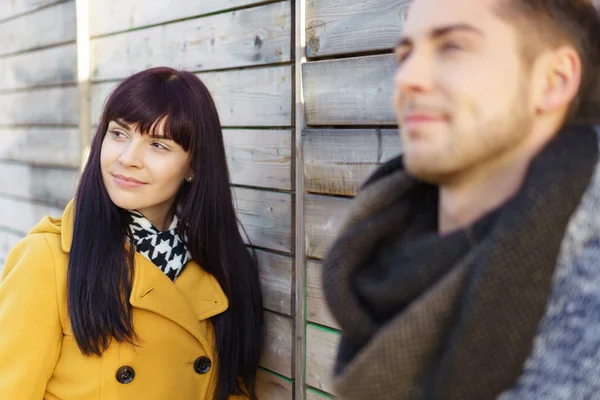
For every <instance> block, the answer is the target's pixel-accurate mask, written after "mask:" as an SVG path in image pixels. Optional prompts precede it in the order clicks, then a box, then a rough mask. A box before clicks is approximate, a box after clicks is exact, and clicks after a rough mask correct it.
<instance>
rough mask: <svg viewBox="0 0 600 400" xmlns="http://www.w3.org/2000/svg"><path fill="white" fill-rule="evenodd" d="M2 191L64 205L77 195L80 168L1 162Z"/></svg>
mask: <svg viewBox="0 0 600 400" xmlns="http://www.w3.org/2000/svg"><path fill="white" fill-rule="evenodd" d="M0 171H1V172H0V194H7V195H11V196H16V197H21V198H23V199H28V200H36V201H39V202H44V203H48V204H52V205H56V206H57V207H64V206H66V205H67V203H68V202H69V200H71V199H72V198H73V196H74V195H75V189H76V185H77V178H78V170H77V169H65V168H47V167H36V166H29V165H26V164H15V163H10V162H8V163H7V162H0Z"/></svg>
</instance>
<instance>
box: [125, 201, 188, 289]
mask: <svg viewBox="0 0 600 400" xmlns="http://www.w3.org/2000/svg"><path fill="white" fill-rule="evenodd" d="M129 214H130V215H131V218H132V222H131V224H130V225H129V227H130V229H131V232H132V234H133V242H134V243H133V244H134V245H135V249H136V251H137V252H139V253H140V254H141V255H143V256H144V257H146V258H147V259H148V260H150V261H152V262H153V263H154V264H155V265H156V266H157V267H158V268H160V270H161V271H163V272H164V273H165V274H166V275H167V276H168V277H169V278H170V279H171V280H172V281H174V280H175V279H177V277H178V276H179V274H180V273H181V271H182V270H183V267H184V266H185V264H186V263H187V262H188V261H189V260H190V259H191V254H190V252H189V251H188V250H187V247H186V245H185V242H184V241H183V240H181V237H179V235H178V234H177V232H176V231H175V228H176V227H177V222H178V219H177V216H176V215H174V216H173V221H172V222H171V225H169V228H168V229H167V230H166V231H162V232H161V231H159V230H158V229H156V227H155V226H154V225H152V223H151V222H150V221H148V219H147V218H146V217H144V216H143V215H142V214H140V213H139V212H137V211H129Z"/></svg>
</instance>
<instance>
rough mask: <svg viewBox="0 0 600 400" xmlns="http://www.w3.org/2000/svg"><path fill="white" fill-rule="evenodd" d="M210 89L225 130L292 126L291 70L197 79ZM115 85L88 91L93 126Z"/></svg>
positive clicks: (255, 70) (96, 86)
mask: <svg viewBox="0 0 600 400" xmlns="http://www.w3.org/2000/svg"><path fill="white" fill-rule="evenodd" d="M197 76H198V77H199V78H200V80H202V81H203V82H204V84H205V85H206V86H207V88H208V89H209V91H210V93H211V95H212V97H213V99H214V101H215V104H216V106H217V110H218V112H219V118H220V120H221V125H223V126H225V127H227V126H231V127H236V126H242V127H250V126H258V127H260V126H279V127H281V126H291V122H292V75H291V67H268V68H252V69H246V70H233V71H224V72H206V73H201V74H198V75H197ZM115 86H116V83H114V82H107V83H96V84H93V85H92V87H91V109H92V124H96V123H97V121H98V120H99V118H100V114H101V111H102V106H103V104H104V102H105V100H106V97H107V96H108V94H109V93H110V92H111V90H112V89H113V88H114V87H115Z"/></svg>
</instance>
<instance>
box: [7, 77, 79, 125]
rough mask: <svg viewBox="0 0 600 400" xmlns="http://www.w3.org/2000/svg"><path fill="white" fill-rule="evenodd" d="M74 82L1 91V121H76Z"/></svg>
mask: <svg viewBox="0 0 600 400" xmlns="http://www.w3.org/2000/svg"><path fill="white" fill-rule="evenodd" d="M78 100H79V99H78V97H77V88H76V87H75V86H65V87H53V88H44V89H34V90H30V91H25V92H14V93H4V94H1V95H0V125H3V126H5V127H6V126H7V125H72V126H76V125H77V124H78V122H79V101H78Z"/></svg>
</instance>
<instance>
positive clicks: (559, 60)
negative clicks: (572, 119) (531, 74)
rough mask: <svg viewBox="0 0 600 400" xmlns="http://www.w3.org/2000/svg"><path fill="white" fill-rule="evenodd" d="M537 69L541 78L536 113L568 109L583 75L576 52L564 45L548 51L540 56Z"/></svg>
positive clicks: (575, 95)
mask: <svg viewBox="0 0 600 400" xmlns="http://www.w3.org/2000/svg"><path fill="white" fill-rule="evenodd" d="M538 68H539V69H537V71H536V72H537V73H539V74H542V76H541V82H540V83H541V85H540V91H539V96H538V99H537V107H536V108H537V111H538V112H540V113H546V112H553V111H558V110H560V109H568V108H569V106H570V105H571V103H572V102H573V101H574V100H575V98H576V97H577V93H578V92H579V87H580V85H581V77H582V73H583V71H582V65H581V59H580V58H579V54H578V53H577V51H576V50H575V49H574V48H573V47H571V46H566V45H565V46H561V47H558V48H556V49H553V50H550V51H548V52H547V53H546V54H544V55H542V56H541V58H540V60H539V63H538Z"/></svg>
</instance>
